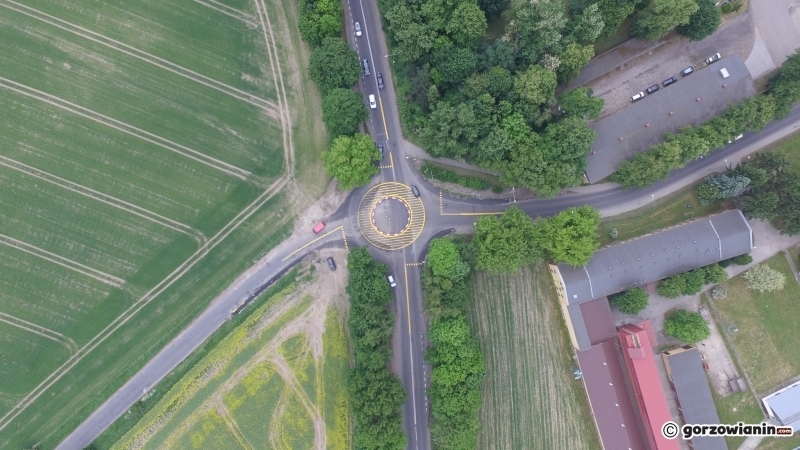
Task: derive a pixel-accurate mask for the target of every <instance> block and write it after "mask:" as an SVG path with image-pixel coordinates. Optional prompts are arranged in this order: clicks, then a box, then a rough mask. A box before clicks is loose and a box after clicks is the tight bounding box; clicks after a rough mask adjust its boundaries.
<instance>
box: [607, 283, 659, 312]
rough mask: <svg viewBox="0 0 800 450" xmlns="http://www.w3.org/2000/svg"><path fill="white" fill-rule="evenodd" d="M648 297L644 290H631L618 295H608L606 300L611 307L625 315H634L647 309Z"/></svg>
mask: <svg viewBox="0 0 800 450" xmlns="http://www.w3.org/2000/svg"><path fill="white" fill-rule="evenodd" d="M649 297H650V296H649V295H647V292H645V290H644V289H642V288H633V289H630V290H627V291H625V292H622V293H619V294H614V295H610V296H609V297H608V298H609V300H610V301H611V304H612V305H614V306H616V307H617V309H619V310H620V311H622V312H624V313H625V314H636V313H638V312H639V311H641V310H643V309H645V308H646V307H647V303H648V301H647V300H648V298H649Z"/></svg>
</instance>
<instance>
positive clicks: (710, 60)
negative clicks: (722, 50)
mask: <svg viewBox="0 0 800 450" xmlns="http://www.w3.org/2000/svg"><path fill="white" fill-rule="evenodd" d="M721 57H722V56H720V54H719V53H714V54H713V55H711V56H709V57H708V58H706V64H713V63H715V62H717V61H719V59H720V58H721Z"/></svg>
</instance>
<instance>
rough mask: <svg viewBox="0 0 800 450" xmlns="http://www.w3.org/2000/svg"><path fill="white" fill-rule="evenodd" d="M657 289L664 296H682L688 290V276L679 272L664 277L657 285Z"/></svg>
mask: <svg viewBox="0 0 800 450" xmlns="http://www.w3.org/2000/svg"><path fill="white" fill-rule="evenodd" d="M656 291H657V292H658V295H660V296H662V297H667V298H675V297H680V296H681V295H683V293H684V291H686V277H684V276H683V274H677V275H673V276H671V277H667V278H664V279H663V280H661V281H660V282H659V283H658V286H656Z"/></svg>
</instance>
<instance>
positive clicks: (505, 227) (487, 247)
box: [473, 206, 541, 273]
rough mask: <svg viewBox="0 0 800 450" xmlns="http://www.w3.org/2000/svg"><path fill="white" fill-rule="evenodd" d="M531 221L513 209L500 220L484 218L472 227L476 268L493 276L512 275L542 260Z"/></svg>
mask: <svg viewBox="0 0 800 450" xmlns="http://www.w3.org/2000/svg"><path fill="white" fill-rule="evenodd" d="M534 233H535V227H534V225H533V221H532V220H531V218H530V217H529V216H528V215H527V214H525V212H523V211H522V210H521V209H519V208H517V207H516V206H513V207H511V208H509V209H507V210H506V211H505V212H504V213H503V214H502V215H501V216H500V217H496V216H484V217H482V218H480V219H478V223H477V225H476V226H475V237H474V239H473V242H475V248H476V250H477V258H476V261H475V268H476V269H478V270H486V271H488V272H492V273H504V272H505V273H510V272H515V271H516V270H517V269H519V268H520V267H521V266H524V265H526V264H531V263H534V262H536V261H538V260H539V259H540V258H541V252H540V251H539V249H538V248H537V247H536V245H535V240H534Z"/></svg>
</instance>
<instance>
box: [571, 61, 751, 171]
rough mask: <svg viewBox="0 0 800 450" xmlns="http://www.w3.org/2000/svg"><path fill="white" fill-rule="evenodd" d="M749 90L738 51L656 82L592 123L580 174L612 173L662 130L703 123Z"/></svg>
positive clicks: (655, 140)
mask: <svg viewBox="0 0 800 450" xmlns="http://www.w3.org/2000/svg"><path fill="white" fill-rule="evenodd" d="M722 68H726V69H727V70H728V73H729V74H730V76H729V77H728V78H722V75H721V74H720V69H722ZM723 85H727V87H723ZM636 90H637V91H638V89H636ZM642 90H644V89H642ZM755 94H756V89H755V86H754V84H753V79H752V78H751V77H750V72H749V71H748V70H747V67H746V66H745V65H744V61H742V57H741V56H739V54H733V55H729V56H726V57H724V58H722V59H720V60H719V61H717V62H715V63H714V64H711V65H710V66H708V67H705V68H703V69H699V70H697V71H695V73H693V74H691V75H689V76H687V77H680V76H678V81H677V82H676V83H675V84H673V85H671V86H668V87H662V88H661V89H659V90H658V91H657V92H655V93H653V94H649V95H646V96H645V98H643V99H641V100H639V101H638V102H636V103H633V104H631V105H630V106H628V107H627V108H625V109H623V110H622V111H619V112H617V113H616V114H612V115H611V116H608V117H606V118H604V119H601V120H598V121H597V122H595V123H594V124H592V128H594V129H595V130H597V139H595V141H594V144H592V151H593V152H594V153H590V154H589V155H587V157H586V162H587V167H586V177H587V178H588V179H589V182H590V183H596V182H598V181H600V180H601V179H603V178H606V177H607V176H609V175H611V174H612V173H614V172H615V171H616V170H617V168H619V166H620V164H622V163H623V162H624V161H626V160H628V159H631V158H632V157H633V155H634V154H635V153H637V152H641V151H643V150H647V149H648V148H650V147H651V146H653V145H656V144H658V143H660V142H663V138H662V137H661V136H662V135H663V134H664V133H666V132H675V131H678V130H679V129H680V128H681V127H683V126H685V125H700V124H702V123H705V122H706V121H708V120H710V119H711V118H713V117H715V116H718V115H720V114H721V113H722V112H723V111H725V109H726V108H727V107H728V105H729V104H731V103H739V102H741V101H743V100H745V99H746V98H748V97H750V96H753V95H755ZM698 98H700V102H698V101H697V99H698ZM670 111H672V112H673V114H672V115H670V114H669V113H670ZM645 124H650V126H649V127H645ZM620 137H622V138H623V140H620V139H619V138H620ZM731 137H733V136H731Z"/></svg>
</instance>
